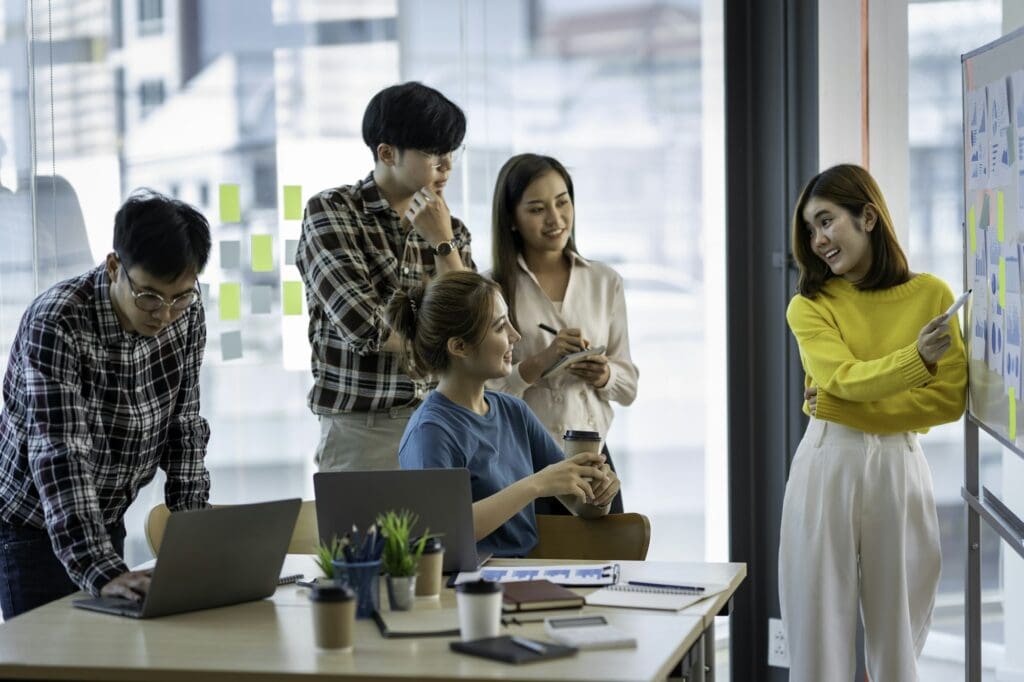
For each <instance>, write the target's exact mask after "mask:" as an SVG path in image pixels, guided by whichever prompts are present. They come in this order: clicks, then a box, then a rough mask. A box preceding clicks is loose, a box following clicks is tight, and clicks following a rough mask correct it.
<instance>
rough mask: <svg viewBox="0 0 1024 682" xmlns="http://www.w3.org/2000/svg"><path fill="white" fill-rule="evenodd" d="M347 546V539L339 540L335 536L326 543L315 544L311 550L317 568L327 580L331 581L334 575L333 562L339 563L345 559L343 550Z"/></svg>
mask: <svg viewBox="0 0 1024 682" xmlns="http://www.w3.org/2000/svg"><path fill="white" fill-rule="evenodd" d="M347 546H348V538H347V537H345V538H339V537H338V536H337V535H335V536H334V537H332V538H331V541H330V542H328V543H325V542H323V541H322V540H321V541H320V542H318V543H316V547H315V548H314V550H313V552H314V553H313V558H314V560H315V561H316V565H317V568H319V569H320V571H321V572H322V573H323V574H324V577H326V578H327V580H331V581H333V580H334V579H335V575H334V564H333V563H332V562H334V561H340V560H343V559H344V558H345V548H346V547H347Z"/></svg>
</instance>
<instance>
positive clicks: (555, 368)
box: [540, 346, 605, 378]
mask: <svg viewBox="0 0 1024 682" xmlns="http://www.w3.org/2000/svg"><path fill="white" fill-rule="evenodd" d="M604 351H605V347H604V346H597V347H596V348H585V349H583V350H581V351H577V352H575V353H569V354H568V355H563V356H562V357H560V358H559V359H558V362H556V363H555V364H553V365H551V366H550V367H548V368H547V369H546V370H544V371H543V372H542V373H541V375H540V376H541V377H542V378H543V377H547V376H551V375H552V374H555V373H556V372H560V371H561V370H563V369H565V368H566V367H568V366H569V365H572V364H574V363H577V362H579V361H580V360H586V359H587V358H589V357H590V356H591V355H603V354H604Z"/></svg>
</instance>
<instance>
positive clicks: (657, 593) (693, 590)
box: [587, 583, 728, 611]
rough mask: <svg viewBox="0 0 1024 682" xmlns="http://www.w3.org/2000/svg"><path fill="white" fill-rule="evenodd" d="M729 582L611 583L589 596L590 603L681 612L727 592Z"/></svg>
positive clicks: (591, 604) (588, 602)
mask: <svg viewBox="0 0 1024 682" xmlns="http://www.w3.org/2000/svg"><path fill="white" fill-rule="evenodd" d="M726 587H728V586H727V585H715V584H708V583H698V584H691V585H671V584H663V583H648V584H630V583H618V584H616V585H609V586H608V587H603V588H601V589H600V590H597V591H595V592H591V593H590V594H588V595H587V606H620V607H623V608H627V609H656V610H659V611H679V610H681V609H685V608H686V607H687V606H689V605H691V604H696V603H697V602H699V601H700V600H702V599H707V598H708V597H711V596H714V595H716V594H718V593H719V592H724V591H725V589H726Z"/></svg>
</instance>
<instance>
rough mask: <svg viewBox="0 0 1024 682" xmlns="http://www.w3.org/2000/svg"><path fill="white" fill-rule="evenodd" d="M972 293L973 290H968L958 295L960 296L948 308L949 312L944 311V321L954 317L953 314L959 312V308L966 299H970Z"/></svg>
mask: <svg viewBox="0 0 1024 682" xmlns="http://www.w3.org/2000/svg"><path fill="white" fill-rule="evenodd" d="M972 291H974V290H973V289H968V290H967V291H965V292H964V293H962V294H960V296H959V297H957V299H956V300H955V301H953V305H951V306H949V310H947V311H946V319H947V320H948V319H949V318H951V317H952V316H953V315H954V313H956V311H958V310H960V307H961V306H962V305H963V304H964V303H967V299H968V298H970V296H971V292H972Z"/></svg>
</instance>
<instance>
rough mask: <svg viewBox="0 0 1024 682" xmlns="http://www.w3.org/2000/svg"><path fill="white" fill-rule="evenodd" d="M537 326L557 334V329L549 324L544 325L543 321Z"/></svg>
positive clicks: (549, 332)
mask: <svg viewBox="0 0 1024 682" xmlns="http://www.w3.org/2000/svg"><path fill="white" fill-rule="evenodd" d="M537 326H538V327H540V328H541V329H543V330H544V331H546V332H547V333H548V334H554V335H555V336H558V330H557V329H555V328H554V327H552V326H550V325H546V324H544V323H543V322H541V323H540V324H538V325H537Z"/></svg>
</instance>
